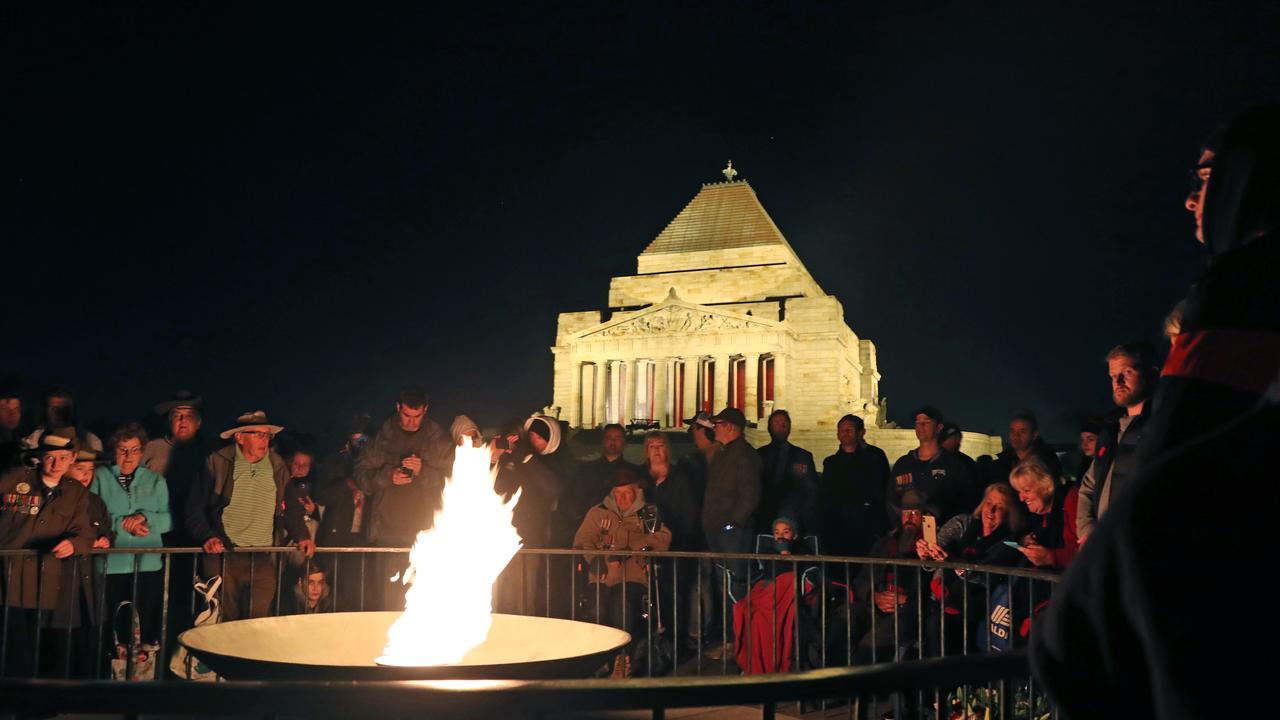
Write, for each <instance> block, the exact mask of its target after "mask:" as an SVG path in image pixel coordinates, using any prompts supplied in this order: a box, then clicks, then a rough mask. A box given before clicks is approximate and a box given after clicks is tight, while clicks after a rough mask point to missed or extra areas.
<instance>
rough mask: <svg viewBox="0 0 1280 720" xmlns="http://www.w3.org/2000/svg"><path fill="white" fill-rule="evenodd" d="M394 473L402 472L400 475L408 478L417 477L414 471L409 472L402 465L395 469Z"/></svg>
mask: <svg viewBox="0 0 1280 720" xmlns="http://www.w3.org/2000/svg"><path fill="white" fill-rule="evenodd" d="M396 472H402V473H404V474H405V475H408V476H409V477H417V476H418V474H417V473H415V472H414V471H412V470H410V469H409V468H407V467H405V466H404V465H401V466H400V467H398V468H396Z"/></svg>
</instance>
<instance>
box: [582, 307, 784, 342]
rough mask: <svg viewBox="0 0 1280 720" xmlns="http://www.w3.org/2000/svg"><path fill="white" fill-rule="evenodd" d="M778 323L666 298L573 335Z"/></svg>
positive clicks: (761, 327) (637, 333)
mask: <svg viewBox="0 0 1280 720" xmlns="http://www.w3.org/2000/svg"><path fill="white" fill-rule="evenodd" d="M779 327H781V325H780V324H779V323H777V322H774V321H772V320H765V319H763V318H757V317H754V316H751V315H746V314H743V313H739V312H734V311H732V310H721V309H717V308H711V307H707V306H705V305H695V304H693V303H688V302H685V301H683V300H680V299H678V298H668V299H667V300H664V301H662V302H660V303H658V304H656V305H653V306H651V307H649V308H646V309H644V310H641V311H640V312H638V313H636V314H634V315H628V316H627V317H624V318H621V319H618V320H610V321H609V322H605V323H601V324H599V325H596V326H595V327H589V328H587V329H585V330H582V331H580V332H577V333H575V334H574V335H573V336H572V337H573V338H574V339H583V338H598V337H635V336H642V335H685V334H691V333H707V332H739V331H743V330H773V329H777V328H779Z"/></svg>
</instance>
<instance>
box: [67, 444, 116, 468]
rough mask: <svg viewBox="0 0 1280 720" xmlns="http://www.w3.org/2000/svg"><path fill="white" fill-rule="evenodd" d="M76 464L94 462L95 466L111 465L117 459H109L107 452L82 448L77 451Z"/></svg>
mask: <svg viewBox="0 0 1280 720" xmlns="http://www.w3.org/2000/svg"><path fill="white" fill-rule="evenodd" d="M75 462H78V463H81V462H92V463H93V464H94V465H111V464H112V463H114V462H115V459H114V458H111V457H109V456H108V455H107V454H106V452H103V451H100V450H94V449H93V448H91V447H82V448H80V449H79V450H77V451H76V459H75Z"/></svg>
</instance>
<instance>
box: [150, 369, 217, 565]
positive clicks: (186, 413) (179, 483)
mask: <svg viewBox="0 0 1280 720" xmlns="http://www.w3.org/2000/svg"><path fill="white" fill-rule="evenodd" d="M203 407H204V401H203V399H201V398H200V397H199V396H198V395H195V394H193V393H190V392H187V391H185V390H182V391H179V392H178V393H176V394H175V395H174V396H173V398H172V399H169V400H166V401H164V402H162V403H157V404H156V406H155V408H154V410H155V413H156V414H157V415H164V416H165V417H166V419H167V425H168V433H167V435H166V437H162V438H155V439H153V440H151V441H150V442H148V443H147V445H146V447H145V448H143V450H142V465H143V467H145V468H147V469H148V470H150V471H152V472H154V473H156V474H158V475H163V476H164V479H165V482H166V483H167V484H168V486H169V504H170V507H172V508H173V516H174V517H173V527H172V529H170V530H169V531H168V532H166V533H165V534H164V544H165V545H167V546H169V547H190V546H192V545H195V544H196V543H195V542H193V539H192V538H191V537H190V536H189V535H188V534H187V525H186V522H185V521H184V519H183V517H182V513H183V511H184V510H185V509H186V507H187V493H188V491H189V490H190V489H191V486H193V485H195V483H196V481H197V480H198V479H199V477H200V472H201V471H202V470H203V468H204V461H205V458H207V457H208V456H209V453H210V451H211V450H212V449H211V448H209V447H208V446H207V444H206V443H205V442H204V439H203V438H202V437H201V433H200V426H201V425H202V424H203V422H204V419H203V417H202V416H201V410H202V408H203ZM174 575H175V576H177V575H181V573H174ZM184 582H185V581H184ZM187 585H188V586H189V585H190V583H187Z"/></svg>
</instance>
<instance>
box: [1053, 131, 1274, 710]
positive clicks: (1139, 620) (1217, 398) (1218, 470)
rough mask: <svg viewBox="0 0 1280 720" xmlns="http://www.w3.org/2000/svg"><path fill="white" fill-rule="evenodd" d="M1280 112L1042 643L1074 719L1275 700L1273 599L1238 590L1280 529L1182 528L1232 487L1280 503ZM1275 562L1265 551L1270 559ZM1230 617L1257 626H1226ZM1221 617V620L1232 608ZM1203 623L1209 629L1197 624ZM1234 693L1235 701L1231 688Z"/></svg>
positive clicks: (1230, 211)
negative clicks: (1129, 473) (1141, 433)
mask: <svg viewBox="0 0 1280 720" xmlns="http://www.w3.org/2000/svg"><path fill="white" fill-rule="evenodd" d="M1278 127H1280V106H1272V107H1267V108H1260V109H1255V110H1252V111H1249V112H1247V113H1245V114H1244V115H1242V116H1241V117H1240V118H1239V119H1237V120H1236V121H1235V123H1233V125H1232V126H1231V127H1230V128H1228V129H1227V131H1226V133H1225V134H1224V136H1223V142H1222V146H1221V147H1220V149H1219V152H1218V153H1217V156H1216V158H1215V162H1214V165H1213V173H1212V175H1211V177H1210V180H1209V185H1208V188H1207V195H1206V198H1205V208H1204V222H1203V228H1204V236H1205V241H1206V245H1207V246H1208V248H1209V251H1210V253H1211V254H1212V256H1213V257H1212V261H1211V264H1210V266H1209V268H1208V269H1207V270H1206V271H1205V272H1204V274H1203V275H1201V277H1200V280H1199V282H1198V283H1197V284H1196V286H1195V288H1193V290H1192V292H1191V295H1190V296H1189V298H1188V300H1187V302H1186V304H1185V308H1186V310H1185V314H1184V316H1183V319H1182V326H1181V332H1180V333H1179V334H1178V335H1177V337H1175V338H1174V344H1173V349H1172V350H1171V351H1170V354H1169V358H1168V360H1167V361H1166V363H1165V367H1164V370H1163V373H1162V375H1163V378H1162V380H1161V382H1160V386H1159V389H1158V390H1157V394H1156V398H1155V409H1154V411H1153V416H1152V418H1151V421H1150V423H1149V426H1148V431H1147V435H1146V437H1145V439H1144V441H1143V447H1142V449H1141V451H1140V453H1139V457H1140V460H1141V462H1140V470H1139V473H1138V475H1137V476H1136V477H1135V478H1134V479H1133V481H1132V482H1131V483H1127V484H1126V487H1124V488H1122V489H1121V491H1120V492H1119V493H1118V496H1117V497H1115V498H1114V502H1113V504H1112V506H1111V510H1110V512H1109V513H1108V514H1107V517H1106V518H1105V519H1104V520H1103V522H1101V523H1100V524H1099V525H1098V529H1097V531H1096V532H1095V533H1094V536H1092V537H1091V538H1090V539H1089V541H1088V542H1087V543H1086V544H1085V546H1084V548H1083V549H1082V550H1081V551H1080V554H1079V556H1078V557H1077V558H1076V560H1075V562H1074V563H1073V565H1072V567H1071V569H1070V570H1069V571H1068V572H1067V573H1066V575H1065V576H1064V577H1063V579H1062V581H1061V582H1060V583H1059V585H1058V588H1057V590H1056V591H1055V592H1054V595H1053V603H1052V604H1051V605H1050V606H1049V609H1048V611H1046V612H1045V613H1044V615H1043V616H1042V617H1041V619H1040V621H1039V625H1038V627H1037V629H1036V631H1035V632H1033V633H1032V636H1031V652H1030V656H1031V661H1032V667H1033V669H1034V670H1035V673H1036V676H1037V680H1038V681H1039V682H1040V683H1041V685H1042V687H1045V688H1047V690H1048V691H1049V693H1050V695H1051V696H1052V697H1053V699H1054V700H1055V703H1056V705H1057V706H1058V707H1059V708H1060V709H1061V710H1062V711H1063V712H1064V714H1068V715H1070V716H1071V717H1089V718H1109V717H1117V718H1119V717H1126V718H1128V717H1161V718H1184V717H1185V718H1195V717H1236V716H1243V715H1246V714H1249V713H1250V712H1255V711H1256V708H1259V707H1263V706H1265V704H1266V703H1268V702H1269V700H1270V695H1271V692H1272V691H1271V683H1272V678H1271V675H1272V674H1273V673H1272V672H1271V670H1270V667H1269V665H1268V664H1267V663H1260V662H1258V661H1257V646H1258V641H1259V639H1260V638H1273V637H1276V636H1277V633H1278V632H1280V620H1278V619H1277V616H1276V614H1275V613H1271V612H1267V611H1266V609H1265V608H1264V607H1263V606H1262V605H1261V604H1260V603H1262V602H1263V601H1264V600H1263V598H1261V597H1258V596H1257V593H1251V592H1248V591H1243V592H1236V591H1235V590H1234V587H1235V586H1234V585H1233V583H1235V582H1236V580H1237V579H1238V578H1249V577H1254V576H1255V575H1256V574H1257V572H1258V569H1259V564H1258V563H1259V555H1258V554H1257V553H1256V552H1251V551H1250V550H1251V549H1259V548H1262V549H1263V554H1264V556H1265V548H1268V547H1270V546H1271V543H1272V540H1273V538H1272V535H1273V534H1274V532H1273V530H1272V527H1271V524H1269V523H1266V522H1258V521H1256V520H1251V519H1249V518H1243V519H1242V516H1241V515H1240V514H1239V513H1231V512H1219V513H1198V514H1197V518H1196V523H1195V537H1197V538H1207V539H1210V540H1211V542H1188V541H1187V527H1186V526H1185V525H1184V524H1182V523H1178V522H1170V518H1174V517H1181V516H1184V515H1185V514H1186V512H1187V509H1188V508H1196V507H1201V506H1203V505H1204V504H1205V503H1206V502H1209V501H1210V500H1211V499H1212V497H1213V493H1214V492H1215V491H1216V489H1217V488H1250V492H1251V493H1252V495H1251V496H1250V501H1251V504H1252V506H1254V507H1260V508H1271V507H1275V506H1276V504H1277V502H1280V497H1278V495H1277V488H1278V487H1280V486H1278V485H1277V484H1276V483H1274V482H1270V481H1268V479H1269V478H1270V477H1271V476H1273V475H1274V470H1273V467H1272V466H1273V458H1272V455H1274V451H1273V450H1272V446H1273V445H1274V444H1275V428H1276V427H1278V426H1280V382H1278V380H1277V376H1278V375H1280V283H1277V282H1276V281H1275V275H1276V270H1275V269H1276V268H1277V267H1280V231H1278V230H1277V220H1280V137H1277V133H1276V128H1278ZM1262 562H1263V563H1264V564H1265V557H1263V558H1262ZM1188 568H1211V569H1212V575H1213V577H1215V578H1218V583H1219V586H1218V589H1225V590H1226V591H1227V593H1228V595H1227V597H1228V601H1227V603H1226V604H1225V605H1223V606H1222V607H1214V606H1212V604H1206V598H1205V595H1204V594H1203V593H1195V592H1187V588H1186V577H1187V575H1186V573H1187V571H1188ZM1214 610H1223V611H1225V612H1227V613H1228V614H1229V615H1230V616H1231V617H1239V618H1243V619H1244V620H1242V621H1241V623H1238V624H1228V625H1226V626H1223V627H1214V626H1213V622H1212V621H1213V620H1214V619H1215V617H1216V616H1215V615H1214V612H1213V611H1214ZM1219 615H1221V613H1219ZM1189 618H1191V619H1199V622H1200V625H1202V626H1203V627H1196V628H1195V629H1194V631H1189V630H1188V619H1189ZM1222 688H1231V692H1226V693H1224V692H1222Z"/></svg>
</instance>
